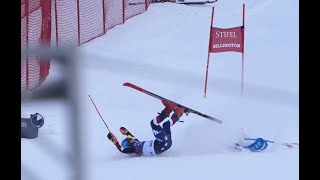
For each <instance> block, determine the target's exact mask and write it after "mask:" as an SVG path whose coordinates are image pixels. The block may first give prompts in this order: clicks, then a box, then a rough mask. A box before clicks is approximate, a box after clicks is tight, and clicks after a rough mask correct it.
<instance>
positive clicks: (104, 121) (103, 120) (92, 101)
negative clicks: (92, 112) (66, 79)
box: [89, 95, 111, 133]
mask: <svg viewBox="0 0 320 180" xmlns="http://www.w3.org/2000/svg"><path fill="white" fill-rule="evenodd" d="M89 98H90V100H91V102H92V104H93V106H94V108H95V109H96V111H97V112H98V114H99V116H100V118H101V119H102V121H103V123H104V125H105V126H106V127H107V129H108V131H109V133H111V131H110V129H109V127H108V125H107V123H106V122H105V121H104V119H103V117H102V116H101V114H100V112H99V110H98V108H97V106H96V104H95V103H94V102H93V99H92V98H91V96H90V95H89Z"/></svg>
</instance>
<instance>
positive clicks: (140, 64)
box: [21, 0, 299, 180]
mask: <svg viewBox="0 0 320 180" xmlns="http://www.w3.org/2000/svg"><path fill="white" fill-rule="evenodd" d="M242 3H245V4H246V22H245V27H246V29H245V64H244V93H243V95H242V96H241V54H240V53H219V54H211V59H210V66H209V79H208V89H207V98H203V91H204V80H205V71H206V63H207V50H208V38H209V27H210V19H211V9H212V6H213V5H214V6H215V16H214V26H216V27H221V28H227V27H234V26H239V25H241V24H242ZM298 8H299V4H298V1H297V0H278V1H273V0H246V1H241V0H219V1H218V2H217V3H215V4H208V5H205V6H186V5H179V4H173V3H157V4H151V5H150V6H149V9H148V11H147V12H146V13H143V14H141V15H138V16H136V17H134V18H131V19H129V20H128V21H127V22H126V23H125V24H123V25H119V26H117V27H115V28H113V29H111V30H109V31H108V32H107V34H106V35H104V36H102V37H100V38H97V39H95V40H93V41H91V42H89V43H87V44H84V45H83V46H81V47H80V48H79V50H81V57H82V58H81V59H80V60H79V64H80V66H81V76H80V77H79V78H80V79H81V87H80V88H79V89H78V90H79V101H81V108H82V109H81V117H83V120H84V127H85V128H84V131H83V134H82V135H83V141H82V143H83V146H84V150H85V151H84V152H85V153H86V158H85V160H86V164H85V165H86V169H87V170H88V171H87V174H86V178H85V179H90V180H100V179H119V178H121V179H123V178H125V179H126V178H130V179H140V180H149V179H152V180H164V179H166V180H171V179H184V180H193V179H209V180H210V179H217V180H229V179H259V180H270V179H272V180H297V179H299V149H298V148H291V149H290V148H286V147H282V146H281V145H276V144H273V145H271V147H270V148H269V147H268V149H267V150H266V151H264V152H259V153H252V152H244V151H242V152H236V151H234V149H233V148H232V146H233V145H234V142H235V141H237V140H239V139H240V138H241V128H243V129H244V131H245V134H246V135H248V136H250V137H254V138H256V137H263V138H266V139H269V140H274V141H277V142H299V49H298V48H299V46H298V43H299V41H298V33H299V29H298V24H299V22H298V16H299V14H298ZM58 78H61V69H60V67H59V66H58V65H57V64H56V63H54V62H53V65H52V69H51V70H50V75H49V77H48V80H47V81H46V82H45V83H44V86H45V85H46V84H47V83H50V82H52V81H54V80H56V79H58ZM124 82H131V83H133V84H136V85H138V86H141V87H143V88H145V89H147V90H150V91H152V92H154V93H156V94H158V95H161V96H163V97H166V98H168V99H171V100H173V101H176V102H179V103H181V104H184V105H186V106H188V107H191V108H193V109H196V110H199V111H201V112H203V113H205V114H208V115H211V116H213V117H216V118H218V119H221V120H222V121H223V124H218V123H215V122H212V121H210V120H207V119H205V118H203V117H200V116H197V115H194V114H189V116H184V117H182V119H181V120H184V123H177V124H176V125H174V126H173V127H172V138H173V145H172V147H171V148H170V149H169V150H168V151H167V152H165V153H163V154H161V155H159V156H157V157H134V156H128V155H125V154H121V153H120V152H118V150H117V149H116V148H115V147H114V145H113V144H112V143H111V142H109V140H108V139H107V132H108V131H107V129H106V127H105V125H104V124H103V122H102V121H101V119H100V117H99V115H98V114H97V112H96V110H95V109H94V107H93V105H92V103H91V101H90V99H89V97H88V95H89V94H90V95H91V97H92V98H93V100H94V101H95V103H96V105H97V107H98V108H99V110H100V113H101V115H102V116H103V118H104V120H105V121H106V123H107V124H108V126H109V128H110V129H111V130H112V131H113V133H114V134H115V135H116V136H117V137H118V140H119V141H121V140H122V138H123V135H121V134H120V132H119V130H118V129H119V127H121V126H125V127H127V128H128V129H129V130H130V131H131V132H132V133H133V134H134V135H136V136H137V137H138V138H139V139H140V140H150V139H153V138H154V137H153V134H152V131H151V128H150V125H149V122H150V120H151V119H153V118H154V117H155V116H156V115H157V112H160V111H161V110H162V109H163V105H162V104H161V102H160V101H159V100H157V99H155V98H153V97H151V96H148V95H146V94H143V93H141V92H138V91H135V90H133V89H131V88H128V87H124V86H122V84H123V83H124ZM21 108H22V115H23V117H28V116H29V115H30V114H31V113H35V112H39V113H40V114H42V115H43V116H44V119H45V124H44V125H43V127H42V128H40V129H39V137H38V138H37V139H32V140H30V139H21V146H22V147H21V158H22V159H21V161H22V167H21V172H22V177H21V178H22V179H23V180H30V179H31V180H36V179H46V180H65V179H71V178H72V177H73V174H72V171H71V170H72V169H71V168H70V166H69V164H68V163H69V158H70V154H68V153H70V152H71V145H70V144H72V139H71V138H70V124H68V123H69V122H70V119H69V118H68V109H69V108H70V107H68V104H66V103H65V102H63V101H59V100H57V101H48V102H47V101H43V102H42V101H41V102H23V103H22V106H21Z"/></svg>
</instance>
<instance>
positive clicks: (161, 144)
mask: <svg viewBox="0 0 320 180" xmlns="http://www.w3.org/2000/svg"><path fill="white" fill-rule="evenodd" d="M162 103H163V105H164V106H165V108H164V109H163V110H162V111H161V113H160V114H159V115H158V116H157V117H156V118H154V119H152V120H151V122H150V125H151V129H152V132H153V134H154V136H155V138H156V139H155V140H150V141H139V140H138V139H137V138H136V137H134V136H133V135H132V134H131V133H130V132H129V131H128V130H127V129H126V128H124V127H121V128H120V132H121V133H122V134H123V135H126V136H127V137H126V138H125V139H123V140H122V142H121V145H120V144H119V142H118V140H117V138H116V137H115V136H114V135H113V134H112V133H111V132H109V133H108V139H109V140H110V141H112V142H113V144H114V145H115V146H116V147H117V149H118V150H119V151H120V152H122V153H125V154H137V155H139V156H155V155H157V154H160V153H163V152H165V151H167V150H168V149H169V148H170V147H171V145H172V139H171V126H173V125H174V124H175V123H176V122H177V121H179V119H180V117H181V116H182V115H183V113H186V114H188V113H189V112H188V110H187V109H186V108H184V107H179V106H178V105H177V104H175V103H172V102H170V101H166V100H162ZM172 112H174V113H173V114H172V116H171V118H168V117H169V116H170V114H171V113H172ZM167 118H168V119H167ZM165 119H167V121H166V122H164V123H163V125H162V126H161V125H160V123H161V122H163V121H164V120H165Z"/></svg>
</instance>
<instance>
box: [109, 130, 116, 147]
mask: <svg viewBox="0 0 320 180" xmlns="http://www.w3.org/2000/svg"><path fill="white" fill-rule="evenodd" d="M107 136H108V139H109V140H110V141H112V142H113V144H117V143H118V140H117V138H116V136H115V135H113V134H112V133H111V132H109V133H108V135H107Z"/></svg>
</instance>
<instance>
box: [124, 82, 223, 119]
mask: <svg viewBox="0 0 320 180" xmlns="http://www.w3.org/2000/svg"><path fill="white" fill-rule="evenodd" d="M123 86H127V87H131V88H133V89H135V90H138V91H140V92H143V93H145V94H148V95H150V96H152V97H155V98H157V99H160V100H166V101H170V102H173V103H175V104H177V105H178V106H180V107H184V108H185V109H186V110H185V113H186V114H188V113H193V114H196V115H199V116H202V117H204V118H207V119H210V120H212V121H215V122H217V123H220V124H222V121H221V120H219V119H217V118H214V117H211V116H208V115H206V114H203V113H201V112H199V111H196V110H193V109H191V108H189V107H186V106H183V105H181V104H179V103H176V102H174V101H171V100H169V99H166V98H164V97H161V96H159V95H157V94H154V93H152V92H150V91H147V90H145V89H143V88H141V87H138V86H136V85H134V84H131V83H128V82H126V83H124V84H123Z"/></svg>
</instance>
